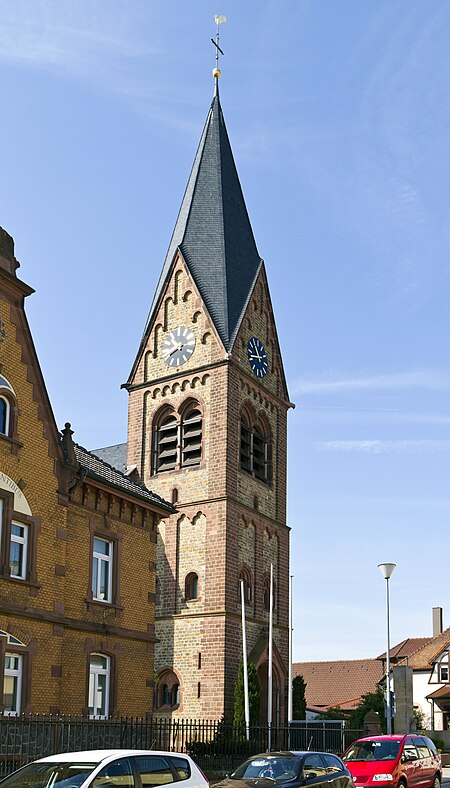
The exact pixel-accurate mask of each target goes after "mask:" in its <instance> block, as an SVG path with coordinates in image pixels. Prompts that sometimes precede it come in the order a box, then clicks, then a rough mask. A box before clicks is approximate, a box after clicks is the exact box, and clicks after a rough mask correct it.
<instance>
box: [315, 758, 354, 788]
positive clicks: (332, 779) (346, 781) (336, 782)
mask: <svg viewBox="0 0 450 788" xmlns="http://www.w3.org/2000/svg"><path fill="white" fill-rule="evenodd" d="M322 760H324V761H325V767H326V770H327V776H328V785H330V788H331V786H332V788H348V787H349V785H353V782H352V780H351V778H350V777H349V776H348V773H347V770H346V768H345V766H344V764H343V763H342V761H341V760H340V758H338V757H337V755H333V754H332V753H331V752H324V753H322Z"/></svg>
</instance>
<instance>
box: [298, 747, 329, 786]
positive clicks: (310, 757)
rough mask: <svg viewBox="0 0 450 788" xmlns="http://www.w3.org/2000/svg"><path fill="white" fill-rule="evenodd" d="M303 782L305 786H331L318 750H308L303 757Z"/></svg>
mask: <svg viewBox="0 0 450 788" xmlns="http://www.w3.org/2000/svg"><path fill="white" fill-rule="evenodd" d="M302 772H303V784H304V785H305V787H306V788H322V786H323V788H331V786H330V777H329V776H328V774H327V767H326V766H325V761H323V759H322V756H321V754H320V753H319V752H309V753H308V754H307V755H305V757H304V759H303V767H302Z"/></svg>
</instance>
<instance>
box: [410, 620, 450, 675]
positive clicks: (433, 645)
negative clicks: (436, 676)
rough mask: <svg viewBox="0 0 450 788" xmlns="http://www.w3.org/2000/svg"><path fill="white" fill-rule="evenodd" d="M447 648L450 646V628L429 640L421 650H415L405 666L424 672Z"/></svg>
mask: <svg viewBox="0 0 450 788" xmlns="http://www.w3.org/2000/svg"><path fill="white" fill-rule="evenodd" d="M447 646H450V627H448V628H447V629H444V631H443V632H441V634H440V635H437V637H435V638H431V640H430V642H429V643H427V644H426V645H424V646H423V647H422V648H420V649H417V651H415V652H414V654H412V655H411V656H410V657H408V661H407V664H408V665H409V667H411V668H416V670H420V669H422V670H426V669H427V668H430V667H431V665H432V664H433V662H434V660H435V659H437V657H438V656H439V654H440V653H441V652H442V651H444V649H445V648H447Z"/></svg>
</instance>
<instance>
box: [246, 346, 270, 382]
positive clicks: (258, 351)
mask: <svg viewBox="0 0 450 788" xmlns="http://www.w3.org/2000/svg"><path fill="white" fill-rule="evenodd" d="M247 357H248V363H249V364H250V367H251V370H252V372H253V374H254V375H255V377H257V378H264V377H265V376H266V375H267V373H268V371H269V359H268V357H267V353H266V350H265V347H264V345H263V343H262V342H261V340H260V339H258V337H251V338H250V339H249V340H248V343H247Z"/></svg>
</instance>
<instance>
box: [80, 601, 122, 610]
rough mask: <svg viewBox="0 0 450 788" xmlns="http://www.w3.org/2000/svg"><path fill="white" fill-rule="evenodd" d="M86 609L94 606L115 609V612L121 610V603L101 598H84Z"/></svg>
mask: <svg viewBox="0 0 450 788" xmlns="http://www.w3.org/2000/svg"><path fill="white" fill-rule="evenodd" d="M84 601H85V603H86V608H87V610H90V609H91V607H94V608H101V607H103V608H106V609H107V610H115V611H116V612H121V611H122V610H123V606H122V605H117V604H116V603H115V602H103V600H101V599H85V600H84Z"/></svg>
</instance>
